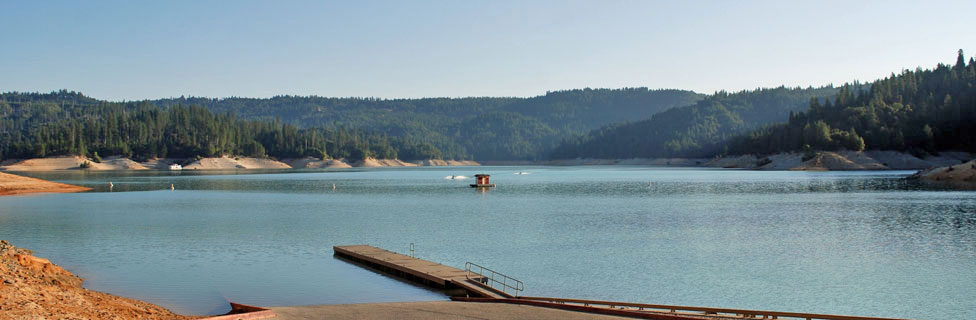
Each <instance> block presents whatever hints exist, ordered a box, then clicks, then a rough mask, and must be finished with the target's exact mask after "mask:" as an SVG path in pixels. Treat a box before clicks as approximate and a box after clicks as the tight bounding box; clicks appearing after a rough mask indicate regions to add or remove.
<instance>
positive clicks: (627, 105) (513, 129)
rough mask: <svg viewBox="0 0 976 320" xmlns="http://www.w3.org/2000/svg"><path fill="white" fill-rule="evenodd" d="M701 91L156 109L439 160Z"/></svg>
mask: <svg viewBox="0 0 976 320" xmlns="http://www.w3.org/2000/svg"><path fill="white" fill-rule="evenodd" d="M702 97H704V95H701V94H697V93H694V92H692V91H685V90H649V89H647V88H623V89H577V90H566V91H553V92H548V93H546V95H543V96H538V97H531V98H490V97H475V98H425V99H375V98H326V97H316V96H309V97H298V96H278V97H273V98H269V99H254V98H226V99H209V98H192V97H191V98H185V97H181V98H176V99H160V100H153V101H149V102H150V103H152V104H156V105H159V106H164V107H165V106H170V105H177V104H182V105H200V106H203V107H206V108H208V109H210V110H211V111H213V112H218V113H223V112H233V113H234V114H237V115H239V116H241V117H243V118H244V119H249V120H272V119H281V120H282V121H284V122H286V123H291V124H294V125H297V126H299V127H302V128H315V127H322V128H356V129H360V130H365V131H368V132H377V133H384V134H387V135H389V136H391V137H399V138H404V139H409V140H411V141H418V142H422V143H429V144H431V145H433V146H434V147H436V148H437V149H438V150H440V151H441V152H442V155H443V156H444V157H445V158H454V159H472V158H473V159H477V160H523V159H529V160H531V159H539V158H543V157H545V155H546V154H547V153H548V151H549V150H551V149H552V148H553V147H555V146H556V145H557V144H558V143H559V141H560V140H561V139H562V138H563V137H565V136H570V135H574V134H581V133H584V132H586V131H589V130H591V129H595V128H599V127H600V126H604V125H607V124H610V123H615V122H622V121H632V120H637V119H645V118H647V117H650V116H651V115H653V114H656V113H659V112H662V111H664V110H667V109H669V108H672V107H677V106H683V105H688V104H692V103H694V102H695V101H698V100H700V99H701V98H702Z"/></svg>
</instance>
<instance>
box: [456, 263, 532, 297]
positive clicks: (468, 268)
mask: <svg viewBox="0 0 976 320" xmlns="http://www.w3.org/2000/svg"><path fill="white" fill-rule="evenodd" d="M475 268H477V271H475ZM486 271H487V273H486ZM472 274H475V275H477V276H476V277H472ZM496 276H497V277H498V278H500V279H501V280H497V279H496ZM464 277H465V278H467V279H468V280H472V281H477V282H480V283H481V284H483V285H485V286H487V287H489V288H492V289H495V290H500V291H501V292H504V293H506V294H508V289H511V290H512V291H513V293H514V294H513V296H515V297H518V296H519V292H521V291H523V290H525V285H524V284H522V281H519V280H517V279H515V278H512V277H509V276H506V275H504V274H501V273H498V272H495V270H491V269H488V268H485V267H482V266H480V265H478V264H476V263H472V262H467V263H465V264H464ZM496 284H500V285H501V288H498V287H497V286H496Z"/></svg>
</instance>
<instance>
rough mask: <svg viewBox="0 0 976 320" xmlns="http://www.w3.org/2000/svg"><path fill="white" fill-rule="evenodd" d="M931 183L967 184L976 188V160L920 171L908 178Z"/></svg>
mask: <svg viewBox="0 0 976 320" xmlns="http://www.w3.org/2000/svg"><path fill="white" fill-rule="evenodd" d="M908 178H909V179H918V180H923V181H929V182H947V183H957V184H966V185H968V186H971V187H976V160H972V161H969V162H966V163H962V164H957V165H950V166H944V167H936V168H930V169H925V170H920V171H919V172H916V173H915V174H913V175H911V176H909V177H908Z"/></svg>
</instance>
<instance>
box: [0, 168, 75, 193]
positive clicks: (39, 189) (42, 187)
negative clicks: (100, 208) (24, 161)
mask: <svg viewBox="0 0 976 320" xmlns="http://www.w3.org/2000/svg"><path fill="white" fill-rule="evenodd" d="M88 190H91V188H85V187H79V186H75V185H70V184H63V183H57V182H51V181H46V180H41V179H35V178H29V177H23V176H18V175H13V174H9V173H3V172H0V196H6V195H13V194H25V193H43V192H57V193H63V192H81V191H88Z"/></svg>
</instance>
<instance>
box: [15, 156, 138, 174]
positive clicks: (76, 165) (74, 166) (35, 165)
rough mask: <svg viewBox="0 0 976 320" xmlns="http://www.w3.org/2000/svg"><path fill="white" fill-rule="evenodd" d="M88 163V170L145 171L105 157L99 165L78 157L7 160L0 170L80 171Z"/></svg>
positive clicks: (131, 164)
mask: <svg viewBox="0 0 976 320" xmlns="http://www.w3.org/2000/svg"><path fill="white" fill-rule="evenodd" d="M86 162H87V163H88V165H89V166H90V167H89V168H88V169H89V170H146V169H148V168H147V167H146V166H144V165H142V164H140V163H138V162H135V161H132V160H129V159H126V158H122V157H105V158H104V159H102V162H101V163H96V162H95V161H93V160H92V159H88V158H82V157H79V156H66V157H52V158H39V159H27V160H8V161H4V162H3V163H0V164H2V165H0V169H2V170H5V171H50V170H80V169H82V167H81V166H82V164H83V163H86Z"/></svg>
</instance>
